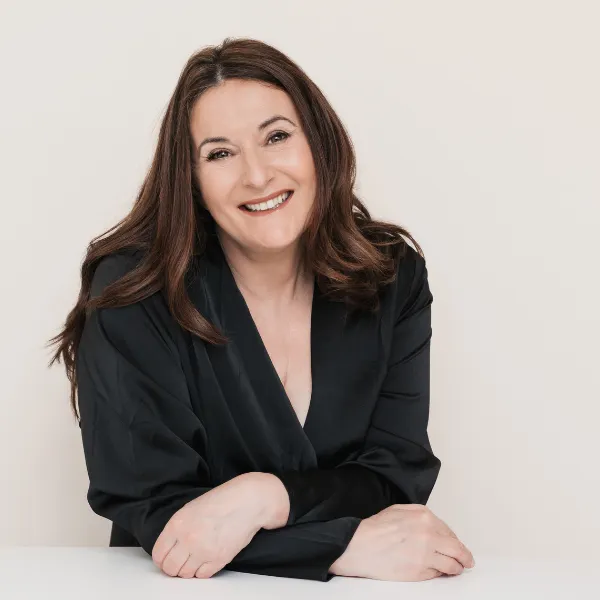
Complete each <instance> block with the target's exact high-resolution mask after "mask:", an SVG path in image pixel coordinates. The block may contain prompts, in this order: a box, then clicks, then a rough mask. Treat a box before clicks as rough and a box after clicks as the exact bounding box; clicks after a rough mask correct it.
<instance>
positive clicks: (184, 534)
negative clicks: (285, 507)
mask: <svg viewBox="0 0 600 600" xmlns="http://www.w3.org/2000/svg"><path fill="white" fill-rule="evenodd" d="M262 475H264V474H262V473H244V474H242V475H239V476H238V477H234V478H233V479H230V480H229V481H226V482H225V483H223V484H222V485H219V486H217V487H215V488H214V489H212V490H209V491H208V492H205V493H204V494H202V495H201V496H199V497H198V498H196V499H194V500H192V501H191V502H188V503H187V504H186V505H185V506H183V507H182V508H181V509H180V510H178V511H177V512H176V513H175V514H174V515H173V516H172V517H171V519H170V520H169V522H168V523H167V525H166V526H165V528H164V529H163V531H162V533H161V534H160V535H159V536H158V538H157V540H156V543H155V544H154V547H153V549H152V560H153V561H154V564H156V565H157V566H158V567H159V568H160V569H161V570H162V571H164V572H165V573H166V574H167V575H170V576H172V577H176V576H179V577H183V578H192V577H198V578H208V577H212V576H213V575H214V574H215V573H217V572H218V571H220V570H221V569H222V568H223V567H224V566H225V565H226V564H228V563H229V562H231V560H232V559H233V558H234V557H235V556H236V555H237V554H238V553H239V552H240V551H241V550H242V549H243V548H245V547H246V546H247V545H248V544H249V543H250V541H251V540H252V538H253V537H254V535H255V534H256V532H257V531H259V530H260V529H261V528H262V527H263V525H264V524H266V523H268V522H269V518H270V513H271V510H270V506H269V498H268V495H267V494H264V493H262V492H264V491H266V490H265V487H266V486H267V485H269V483H268V481H269V480H268V479H266V478H264V477H262ZM263 486H265V487H263Z"/></svg>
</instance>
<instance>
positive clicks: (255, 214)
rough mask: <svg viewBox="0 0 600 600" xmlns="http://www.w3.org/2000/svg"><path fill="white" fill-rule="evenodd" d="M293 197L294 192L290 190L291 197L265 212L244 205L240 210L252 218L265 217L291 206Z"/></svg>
mask: <svg viewBox="0 0 600 600" xmlns="http://www.w3.org/2000/svg"><path fill="white" fill-rule="evenodd" d="M293 196H294V192H293V191H292V190H290V192H289V196H288V197H287V198H286V199H285V200H284V201H283V202H280V203H279V204H277V206H274V207H273V208H267V209H265V210H251V209H249V208H246V207H245V206H244V205H243V204H242V205H241V206H240V207H239V209H240V210H242V211H243V212H244V213H245V214H247V215H249V216H251V217H258V216H261V215H263V216H264V215H270V214H272V213H274V212H276V211H278V210H281V209H283V208H285V206H287V205H288V204H289V202H290V200H291V199H292V197H293Z"/></svg>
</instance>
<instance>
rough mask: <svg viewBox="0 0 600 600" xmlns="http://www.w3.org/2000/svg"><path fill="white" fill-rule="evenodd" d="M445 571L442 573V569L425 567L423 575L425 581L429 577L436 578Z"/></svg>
mask: <svg viewBox="0 0 600 600" xmlns="http://www.w3.org/2000/svg"><path fill="white" fill-rule="evenodd" d="M443 574H444V573H442V572H441V571H438V570H437V569H425V570H424V571H423V573H422V575H423V577H422V579H423V581H425V580H427V579H435V578H436V577H439V576H440V575H443Z"/></svg>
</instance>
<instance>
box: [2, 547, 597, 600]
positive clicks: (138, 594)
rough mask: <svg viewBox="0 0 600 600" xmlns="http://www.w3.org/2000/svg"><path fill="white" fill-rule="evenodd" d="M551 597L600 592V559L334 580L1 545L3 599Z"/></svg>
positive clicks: (130, 554) (129, 552)
mask: <svg viewBox="0 0 600 600" xmlns="http://www.w3.org/2000/svg"><path fill="white" fill-rule="evenodd" d="M307 594H309V595H310V598H311V600H319V599H320V598H333V597H336V598H338V597H340V596H343V597H344V600H354V599H358V598H361V599H362V598H367V597H369V598H371V597H375V598H377V599H378V600H386V599H387V598H390V600H391V599H392V598H393V600H398V599H400V598H401V599H402V600H413V599H418V600H434V599H435V600H437V599H440V600H442V599H443V600H454V599H460V600H470V599H473V600H482V599H485V600H500V599H505V598H509V599H511V600H517V599H518V600H520V599H521V598H522V599H526V600H535V599H537V598H540V599H543V600H551V599H555V598H556V599H559V598H560V599H561V600H562V599H565V598H577V600H587V599H588V598H590V599H591V598H598V597H600V568H599V564H598V561H597V560H593V559H591V558H587V559H584V560H581V561H580V560H575V559H573V560H572V561H564V560H559V559H556V560H550V561H548V560H542V559H539V560H530V559H523V558H510V557H491V556H489V557H486V556H482V555H481V552H478V553H477V564H476V566H475V568H473V569H465V570H464V571H463V573H462V574H460V575H455V576H442V577H437V578H436V579H431V580H429V581H416V582H393V581H373V580H370V579H360V578H355V577H339V576H338V577H334V578H333V579H332V580H331V581H329V582H320V581H307V580H303V579H291V578H286V577H270V576H266V575H251V574H246V573H237V572H235V571H227V570H226V569H224V570H222V571H220V572H219V573H217V574H216V575H214V576H213V577H211V578H209V579H182V578H179V577H169V576H168V575H166V574H165V573H163V572H162V571H160V570H159V569H158V568H157V567H156V566H155V565H154V563H153V562H152V559H151V558H150V556H148V555H147V554H146V553H145V552H144V551H143V550H142V549H141V548H106V547H80V548H73V547H33V546H21V547H3V548H1V547H0V598H2V600H13V599H21V598H23V599H25V598H26V599H27V600H36V599H38V598H39V599H40V600H41V599H44V600H45V599H46V598H60V599H61V600H62V599H65V598H66V599H70V598H77V599H78V600H81V599H82V598H83V599H85V600H91V599H96V598H97V599H102V600H121V599H127V600H148V599H152V600H153V599H158V598H160V599H168V600H172V599H173V598H176V599H177V600H186V599H188V598H190V599H192V598H193V599H194V600H212V599H213V598H218V599H219V600H228V599H230V598H235V599H236V600H237V599H239V598H244V600H246V599H248V600H252V599H254V598H256V600H259V599H260V600H264V598H277V599H278V600H280V599H281V598H282V597H285V599H286V600H296V598H297V599H298V600H300V599H302V600H305V599H306V596H307Z"/></svg>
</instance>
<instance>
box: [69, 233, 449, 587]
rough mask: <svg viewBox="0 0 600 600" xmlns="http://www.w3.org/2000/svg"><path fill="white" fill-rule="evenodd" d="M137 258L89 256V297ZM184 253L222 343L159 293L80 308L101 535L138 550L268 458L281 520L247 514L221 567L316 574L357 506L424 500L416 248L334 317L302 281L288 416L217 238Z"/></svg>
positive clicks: (435, 464) (424, 349)
mask: <svg viewBox="0 0 600 600" xmlns="http://www.w3.org/2000/svg"><path fill="white" fill-rule="evenodd" d="M138 258H139V255H137V254H136V252H121V253H118V254H114V255H111V256H109V257H106V258H104V259H102V261H101V262H100V263H99V265H98V267H97V269H96V272H95V274H94V278H93V282H92V296H97V295H98V294H99V293H100V292H101V290H102V289H103V288H104V287H105V286H106V285H107V284H108V283H111V282H113V281H115V280H116V279H118V278H119V277H120V276H122V275H124V274H125V273H127V272H128V271H129V270H130V269H131V268H133V267H134V266H135V264H136V262H137V260H138ZM196 260H197V261H198V262H197V266H198V267H199V268H198V269H196V271H195V275H194V276H193V277H191V278H190V279H189V281H188V292H189V294H190V298H191V300H192V302H193V303H194V305H195V306H196V308H197V309H198V310H199V311H200V313H201V314H202V315H203V316H204V317H205V318H207V319H208V320H209V321H211V322H213V323H214V324H216V325H217V326H219V327H220V328H221V329H222V330H223V331H224V333H225V334H226V335H228V336H229V337H230V338H231V340H232V341H231V343H230V344H227V345H225V346H221V347H218V346H212V345H210V344H207V343H205V342H204V341H203V340H201V339H200V338H199V337H198V336H195V335H193V334H190V333H189V332H187V331H186V330H184V329H183V328H182V327H181V326H179V325H178V324H177V323H176V321H175V320H174V319H173V318H172V316H171V314H170V312H169V310H168V307H167V303H166V300H165V298H164V296H163V294H162V292H157V293H154V294H153V295H151V296H149V297H148V298H146V299H144V300H143V301H141V302H137V303H135V304H131V305H129V306H125V307H120V308H104V309H98V310H94V311H92V312H91V313H90V315H89V316H88V318H87V321H86V324H85V327H84V331H83V336H82V339H81V343H80V346H79V349H78V352H77V356H76V360H77V372H78V387H79V392H78V396H79V410H80V415H81V424H80V426H81V434H82V441H83V448H84V454H85V459H86V465H87V470H88V474H89V478H90V486H89V492H88V501H89V504H90V506H91V508H92V509H93V510H94V512H96V513H97V514H99V515H101V516H103V517H106V518H107V519H110V520H111V521H112V522H113V529H112V533H111V539H110V545H111V546H117V545H118V546H128V545H129V546H130V545H134V546H141V547H142V548H143V549H144V550H145V551H146V552H147V553H148V554H151V553H152V548H153V546H154V543H155V541H156V539H157V538H158V536H159V534H160V533H161V531H162V529H163V528H164V526H165V525H166V523H167V522H168V521H169V519H170V518H171V516H172V515H173V514H174V513H175V512H176V511H177V510H179V509H180V508H181V507H183V506H184V504H186V503H187V502H189V501H191V500H193V499H194V498H196V497H198V496H199V495H201V494H202V493H204V492H206V491H208V490H210V489H211V488H213V487H215V486H218V485H220V484H222V483H224V482H225V481H228V480H229V479H231V478H233V477H235V476H237V475H240V474H241V473H245V472H249V471H262V472H268V473H272V474H275V475H277V476H278V477H279V478H280V479H281V480H282V482H283V484H284V485H285V486H286V489H287V491H288V493H289V495H290V503H291V510H290V515H289V519H288V523H287V525H286V526H285V527H282V528H280V529H274V530H265V529H261V530H260V531H259V532H258V533H257V534H256V535H255V536H254V538H253V539H252V541H251V542H250V544H249V545H248V546H246V547H245V548H244V549H243V550H242V551H241V552H240V553H239V554H238V555H237V556H236V557H235V558H234V560H233V561H231V563H229V564H228V565H227V566H226V567H225V568H227V569H230V570H234V571H243V572H249V573H258V574H265V575H277V576H283V577H295V578H304V579H313V580H318V581H329V580H330V579H331V577H332V575H331V574H330V573H328V569H329V567H330V566H331V564H333V562H335V560H337V558H339V557H340V556H341V555H342V554H343V552H344V550H345V549H346V546H347V545H348V543H349V542H350V540H351V538H352V536H353V535H354V532H355V531H356V528H357V527H358V525H359V523H360V520H361V518H366V517H369V516H371V515H373V514H375V513H377V512H379V511H380V510H382V509H383V508H385V507H386V506H389V505H391V504H401V503H419V504H426V502H427V499H428V498H429V495H430V494H431V491H432V489H433V486H434V484H435V481H436V479H437V476H438V472H439V470H440V467H441V462H440V461H439V459H438V458H436V457H435V456H434V454H433V453H432V450H431V446H430V444H429V440H428V435H427V423H428V413H429V354H430V339H431V303H432V300H433V297H432V294H431V292H430V290H429V286H428V280H427V269H426V266H425V261H424V259H423V258H422V257H421V256H420V255H419V254H417V252H416V251H415V250H413V249H412V247H410V246H408V245H407V249H406V255H405V257H404V258H403V259H401V261H400V262H399V266H398V275H397V278H396V281H395V282H394V283H393V284H392V285H390V286H389V287H387V288H386V289H385V291H384V293H383V294H382V306H381V310H380V312H379V313H378V314H376V315H373V314H369V313H360V314H359V316H358V317H355V318H352V319H348V320H347V321H345V320H344V304H343V303H341V302H334V301H331V300H328V299H327V298H326V297H325V296H324V295H323V294H322V292H321V291H320V290H319V287H318V285H316V283H315V290H314V297H313V306H312V317H311V319H312V321H311V322H312V326H311V347H312V350H311V352H312V355H311V363H312V385H313V390H312V398H311V403H310V408H309V411H308V416H307V418H306V422H305V424H304V427H302V425H301V423H300V421H299V420H298V418H297V416H296V413H295V412H294V409H293V407H292V405H291V403H290V401H289V399H288V396H287V394H286V392H285V389H284V387H283V385H282V383H281V380H280V379H279V376H278V374H277V372H276V370H275V368H274V366H273V363H272V362H271V360H270V357H269V355H268V353H267V350H266V348H265V346H264V344H263V342H262V339H261V337H260V334H259V332H258V329H257V328H256V325H255V323H254V321H253V319H252V317H251V314H250V311H249V309H248V307H247V305H246V303H245V300H244V297H243V296H242V294H241V292H240V290H239V288H238V287H237V285H236V282H235V280H234V278H233V275H232V273H231V270H230V268H229V265H228V263H227V261H226V259H225V255H224V253H223V250H222V248H221V246H220V244H217V245H216V246H215V247H214V249H213V250H211V251H210V252H208V253H205V254H203V255H202V256H200V257H197V258H196Z"/></svg>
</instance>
